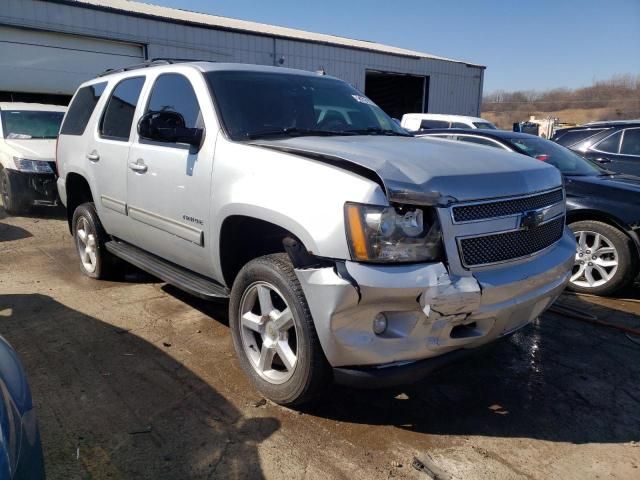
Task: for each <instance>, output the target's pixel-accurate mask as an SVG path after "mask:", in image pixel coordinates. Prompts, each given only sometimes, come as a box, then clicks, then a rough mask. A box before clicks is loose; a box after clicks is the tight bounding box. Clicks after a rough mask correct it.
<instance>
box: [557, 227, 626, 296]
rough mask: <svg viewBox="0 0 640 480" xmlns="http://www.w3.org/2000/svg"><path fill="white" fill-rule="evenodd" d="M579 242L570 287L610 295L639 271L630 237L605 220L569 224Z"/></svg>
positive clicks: (577, 290) (624, 285)
mask: <svg viewBox="0 0 640 480" xmlns="http://www.w3.org/2000/svg"><path fill="white" fill-rule="evenodd" d="M569 228H570V229H571V231H572V232H573V234H574V235H575V237H576V242H577V243H578V246H577V249H576V256H575V263H574V266H573V271H572V274H571V280H570V282H569V286H568V287H569V289H571V290H573V291H575V292H580V293H592V294H594V295H610V294H612V293H614V292H615V291H616V290H619V289H621V288H624V287H626V286H627V285H629V283H631V282H632V281H633V279H634V278H635V275H636V261H635V257H634V256H633V253H632V243H631V239H630V238H629V237H627V236H626V235H625V234H624V232H622V231H620V230H619V229H617V228H615V227H613V226H611V225H608V224H606V223H603V222H597V221H594V220H584V221H580V222H575V223H572V224H570V225H569Z"/></svg>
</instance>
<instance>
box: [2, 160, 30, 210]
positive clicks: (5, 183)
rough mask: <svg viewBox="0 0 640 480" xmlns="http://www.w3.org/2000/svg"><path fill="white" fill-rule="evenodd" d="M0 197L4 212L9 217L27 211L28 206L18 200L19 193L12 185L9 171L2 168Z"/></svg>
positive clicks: (21, 200)
mask: <svg viewBox="0 0 640 480" xmlns="http://www.w3.org/2000/svg"><path fill="white" fill-rule="evenodd" d="M0 196H2V205H3V206H4V210H5V211H6V212H7V213H9V214H11V215H17V214H19V213H23V212H25V211H26V210H27V209H28V208H27V207H28V205H27V204H26V202H25V201H24V200H23V199H21V198H20V195H19V192H17V191H16V188H15V186H14V184H13V183H12V181H11V176H10V174H9V171H8V170H7V169H6V168H2V167H0Z"/></svg>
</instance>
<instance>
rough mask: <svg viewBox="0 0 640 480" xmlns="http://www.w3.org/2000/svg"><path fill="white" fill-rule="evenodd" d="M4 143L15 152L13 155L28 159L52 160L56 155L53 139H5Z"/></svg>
mask: <svg viewBox="0 0 640 480" xmlns="http://www.w3.org/2000/svg"><path fill="white" fill-rule="evenodd" d="M4 142H5V145H7V146H8V147H10V148H11V149H12V150H13V151H14V152H15V153H14V156H16V157H21V158H27V159H29V160H46V161H48V162H53V161H54V160H55V157H56V141H55V140H54V139H48V138H47V139H43V138H40V139H37V138H34V139H29V140H19V139H10V138H6V139H5V141H4Z"/></svg>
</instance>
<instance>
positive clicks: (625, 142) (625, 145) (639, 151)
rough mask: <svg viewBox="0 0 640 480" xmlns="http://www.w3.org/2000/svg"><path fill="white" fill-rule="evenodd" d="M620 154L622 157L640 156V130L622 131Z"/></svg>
mask: <svg viewBox="0 0 640 480" xmlns="http://www.w3.org/2000/svg"><path fill="white" fill-rule="evenodd" d="M620 153H622V154H623V155H636V156H640V128H633V129H629V130H625V131H624V137H623V138H622V147H621V148H620Z"/></svg>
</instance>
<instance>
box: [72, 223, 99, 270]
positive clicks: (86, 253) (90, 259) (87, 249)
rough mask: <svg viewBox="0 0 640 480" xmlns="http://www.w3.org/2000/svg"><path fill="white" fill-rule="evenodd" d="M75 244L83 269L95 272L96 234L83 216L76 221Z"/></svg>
mask: <svg viewBox="0 0 640 480" xmlns="http://www.w3.org/2000/svg"><path fill="white" fill-rule="evenodd" d="M76 246H77V248H78V254H79V255H80V261H81V262H82V266H83V267H84V269H85V270H86V271H87V272H89V273H93V272H95V271H96V267H97V264H98V260H97V253H96V234H95V232H94V231H93V229H92V228H91V226H90V224H89V222H88V221H87V219H86V218H85V217H80V218H79V219H78V221H77V223H76Z"/></svg>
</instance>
